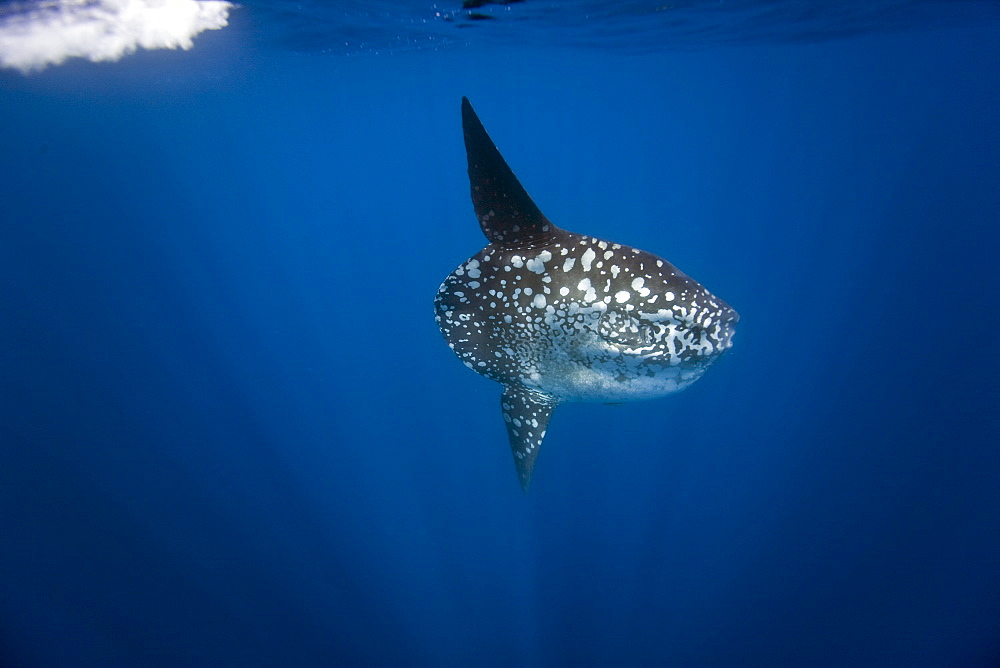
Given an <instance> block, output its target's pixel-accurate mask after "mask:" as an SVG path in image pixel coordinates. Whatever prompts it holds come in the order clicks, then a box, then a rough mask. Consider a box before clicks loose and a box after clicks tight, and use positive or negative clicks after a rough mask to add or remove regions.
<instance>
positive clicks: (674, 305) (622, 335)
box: [434, 98, 739, 491]
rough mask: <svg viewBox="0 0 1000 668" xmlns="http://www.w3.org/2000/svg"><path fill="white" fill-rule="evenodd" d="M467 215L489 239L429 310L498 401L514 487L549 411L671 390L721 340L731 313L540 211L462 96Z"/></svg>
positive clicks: (667, 268)
mask: <svg viewBox="0 0 1000 668" xmlns="http://www.w3.org/2000/svg"><path fill="white" fill-rule="evenodd" d="M462 127H463V130H464V132H465V148H466V153H467V154H468V160H469V180H470V182H471V186H472V202H473V205H474V206H475V210H476V216H477V217H478V218H479V224H480V226H481V227H482V230H483V233H484V234H485V235H486V238H487V239H488V240H489V244H488V245H487V246H486V248H484V249H483V250H481V251H479V252H478V253H476V254H475V255H474V256H473V257H472V258H470V259H469V260H468V261H466V262H464V263H462V264H461V265H460V266H459V267H458V268H457V269H456V270H455V271H453V272H452V273H451V275H450V276H448V278H446V279H445V281H444V283H442V284H441V287H440V288H439V289H438V293H437V298H436V299H435V304H434V306H435V315H436V318H437V322H438V326H439V327H440V328H441V332H442V333H443V334H444V337H445V339H446V340H447V342H448V345H449V346H450V347H451V349H452V350H453V351H454V352H455V354H456V355H457V356H458V358H459V359H460V360H462V362H464V363H465V365H466V366H467V367H469V368H470V369H472V370H473V371H475V372H477V373H479V374H482V375H483V376H486V377H487V378H490V379H492V380H495V381H496V382H498V383H500V384H501V385H503V395H502V396H501V400H500V405H501V408H502V410H503V419H504V422H505V423H506V425H507V434H508V436H509V437H510V446H511V449H512V451H513V454H514V463H515V465H516V467H517V474H518V478H519V480H520V483H521V488H522V490H524V491H527V489H528V484H529V482H530V481H531V473H532V470H533V469H534V465H535V458H536V457H537V456H538V450H539V447H540V446H541V444H542V439H543V438H544V437H545V430H546V427H547V425H548V422H549V417H550V416H551V415H552V411H553V409H554V408H555V407H556V406H557V405H558V404H560V403H562V402H565V401H595V402H608V403H615V402H623V401H633V400H637V399H651V398H654V397H660V396H663V395H666V394H670V393H671V392H676V391H678V390H681V389H683V388H685V387H687V386H688V385H690V384H691V383H693V382H694V381H696V380H697V379H698V378H700V377H701V375H702V374H703V373H704V372H705V370H706V369H707V368H708V367H709V365H711V364H712V362H714V361H715V360H716V359H718V358H719V356H720V355H722V353H724V352H725V351H726V350H727V349H728V348H729V347H730V345H731V343H732V336H733V328H734V326H735V324H736V321H737V320H738V319H739V316H738V315H737V313H736V311H734V310H733V309H732V308H730V307H729V305H728V304H726V303H725V302H724V301H722V300H721V299H719V298H718V297H716V296H714V295H713V294H712V293H710V292H709V291H708V290H706V289H705V288H704V287H702V286H701V285H700V284H699V283H698V282H696V281H694V280H693V279H691V278H689V277H688V276H685V275H684V274H683V273H681V272H680V271H678V270H677V269H676V268H675V267H674V266H673V265H671V264H670V263H669V262H667V261H666V260H664V259H662V258H659V257H657V256H655V255H653V254H651V253H647V252H646V251H642V250H639V249H637V248H631V247H629V246H623V245H621V244H615V243H611V242H608V241H602V240H600V239H596V238H594V237H589V236H584V235H580V234H574V233H572V232H568V231H566V230H563V229H560V228H558V227H556V226H555V225H553V224H552V223H551V222H549V220H548V219H547V218H546V217H545V216H544V215H542V213H541V211H539V209H538V207H537V206H535V203H534V202H533V201H532V200H531V198H530V197H529V196H528V193H527V192H526V191H525V190H524V188H523V187H522V186H521V184H520V182H518V180H517V177H516V176H514V173H513V172H512V171H511V169H510V167H508V166H507V163H506V161H505V160H504V159H503V157H502V156H501V155H500V152H499V151H498V150H497V148H496V146H495V145H494V144H493V141H492V140H491V139H490V137H489V135H488V134H487V133H486V130H485V129H484V128H483V125H482V123H481V122H480V121H479V117H478V116H476V113H475V111H473V109H472V105H470V104H469V101H468V100H467V99H465V98H463V99H462Z"/></svg>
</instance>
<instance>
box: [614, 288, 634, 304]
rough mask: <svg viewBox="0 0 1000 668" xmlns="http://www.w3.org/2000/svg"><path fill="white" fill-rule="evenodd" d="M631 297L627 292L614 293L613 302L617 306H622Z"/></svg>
mask: <svg viewBox="0 0 1000 668" xmlns="http://www.w3.org/2000/svg"><path fill="white" fill-rule="evenodd" d="M631 296H632V293H630V292H629V291H628V290H619V291H618V292H616V293H615V301H616V302H618V303H619V304H624V303H625V302H627V301H628V298H629V297H631Z"/></svg>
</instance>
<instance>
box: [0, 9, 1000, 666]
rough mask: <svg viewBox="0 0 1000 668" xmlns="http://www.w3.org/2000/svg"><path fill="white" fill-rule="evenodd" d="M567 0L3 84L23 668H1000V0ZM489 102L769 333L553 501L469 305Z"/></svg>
mask: <svg viewBox="0 0 1000 668" xmlns="http://www.w3.org/2000/svg"><path fill="white" fill-rule="evenodd" d="M438 4H439V5H440V6H441V7H442V8H443V7H444V6H445V5H444V3H438ZM552 4H553V3H532V2H530V0H529V1H528V2H525V3H518V4H514V5H508V6H505V5H489V6H486V7H484V8H482V9H480V10H476V11H482V12H487V13H491V14H492V15H495V16H494V17H493V18H492V19H473V18H470V17H469V12H470V11H472V10H461V8H460V5H459V3H457V2H456V3H451V4H449V5H448V6H447V12H449V15H448V17H446V18H441V17H438V18H437V19H433V18H432V19H429V20H428V23H427V24H426V27H420V26H418V27H417V28H414V29H413V30H412V31H409V30H410V29H409V28H406V29H404V27H403V26H412V25H415V24H416V22H418V21H420V20H421V18H422V17H424V16H430V15H431V14H432V13H433V12H430V10H428V9H427V8H426V7H424V8H423V9H420V10H416V9H413V8H412V7H413V5H409V7H410V8H409V9H406V10H404V9H403V8H402V7H401V6H400V5H401V3H399V2H388V1H387V2H382V3H345V5H344V7H345V8H347V9H344V11H342V12H341V11H333V10H330V8H329V6H325V7H324V6H322V5H320V4H318V3H313V4H310V3H304V4H300V5H296V6H295V9H294V10H293V9H292V5H290V4H289V3H265V2H261V3H256V2H253V0H248V1H247V2H245V3H244V4H243V6H242V7H240V8H239V9H237V10H235V11H234V12H233V13H232V15H231V17H230V25H229V26H228V27H227V28H224V29H222V30H218V31H211V32H206V33H204V34H202V35H200V36H198V37H197V38H195V47H194V48H193V49H192V50H190V51H139V52H138V53H136V54H134V55H132V56H128V57H126V58H124V59H122V60H121V61H119V62H115V63H96V64H95V63H90V62H86V61H83V60H80V59H73V60H70V61H67V62H66V63H65V64H63V65H58V66H53V67H50V68H48V69H45V70H43V71H41V72H35V73H31V74H27V75H25V74H21V73H19V72H17V71H0V184H2V189H3V191H2V197H0V664H3V665H5V666H77V665H93V666H108V665H117V666H130V665H144V666H148V665H162V666H178V665H206V666H207V665H234V666H236V665H238V666H249V665H260V666H291V665H343V664H348V665H359V664H376V665H392V664H395V665H470V664H482V665H540V666H559V665H639V664H642V665H649V664H666V665H802V664H808V665H819V666H844V665H858V664H863V665H907V666H914V665H933V666H941V665H963V666H964V665H996V664H997V662H1000V451H998V447H997V443H998V438H997V433H998V430H1000V412H998V408H997V404H998V398H1000V392H998V389H997V378H998V376H1000V349H998V343H997V339H998V332H1000V318H998V315H997V313H998V297H1000V294H998V293H1000V263H998V262H997V259H996V258H997V243H998V240H1000V232H998V229H1000V228H998V224H1000V160H998V156H1000V114H998V113H997V109H998V108H1000V77H998V76H997V71H998V69H997V65H998V63H1000V12H997V11H996V5H995V4H992V3H977V2H965V3H962V2H955V3H950V4H949V3H935V2H913V3H900V2H894V3H885V2H883V3H880V4H872V3H869V4H868V5H867V6H868V7H869V8H872V7H873V8H875V9H878V10H879V11H871V12H869V13H865V12H864V11H862V10H861V9H860V8H862V7H863V6H862V5H861V4H857V3H845V4H844V5H843V6H844V7H848V6H850V7H854V8H855V10H856V11H855V12H854V13H851V12H847V11H844V12H833V11H828V12H826V13H824V12H820V11H818V10H816V5H815V4H814V3H804V2H803V3H797V2H781V3H771V4H770V5H769V6H768V5H759V3H758V7H759V8H760V10H759V14H760V16H762V17H763V18H759V19H754V20H749V19H747V12H748V11H750V10H753V9H754V5H753V3H746V2H742V3H733V4H732V5H731V6H729V7H722V8H716V7H715V3H702V2H687V3H678V4H677V6H676V7H675V12H674V14H672V15H671V17H670V18H671V21H667V22H664V20H663V19H662V17H661V14H662V12H656V11H654V9H655V7H652V6H650V5H648V4H645V3H634V4H630V5H629V7H631V8H633V9H634V10H635V11H632V12H631V13H628V12H625V11H622V12H621V13H620V14H619V13H617V12H614V11H612V10H610V9H609V7H610V6H611V3H598V2H579V3H567V6H568V7H570V8H571V9H572V10H573V11H566V12H563V13H562V14H559V13H558V12H555V13H553V11H551V9H552ZM720 4H721V3H720ZM619 6H620V5H619ZM369 8H370V9H371V11H367V10H368V9H369ZM601 8H604V10H607V11H609V12H611V13H612V14H615V16H613V17H612V18H608V17H604V18H601V19H600V20H598V19H594V20H589V19H587V16H589V14H588V13H587V12H598V10H600V9H601ZM635 8H638V9H635ZM639 9H641V10H643V11H639ZM518 12H522V13H520V14H519V13H518ZM750 13H751V14H753V12H752V11H751V12H750ZM362 16H363V17H364V18H363V19H362V18H360V17H362ZM755 16H756V15H755ZM678 21H679V22H678ZM421 25H423V24H421ZM345 34H346V35H354V36H356V37H357V44H356V45H355V46H351V45H350V44H348V45H347V46H345V47H344V48H340V46H339V42H340V41H348V42H349V41H350V39H348V40H341V38H342V37H343V36H344V35H345ZM548 36H551V39H549V38H548ZM675 41H676V43H675ZM463 95H467V96H469V98H470V99H471V101H472V103H473V104H474V105H475V107H476V110H477V111H478V112H479V115H480V117H481V118H482V120H483V122H484V123H485V125H486V127H487V129H488V130H489V131H490V133H491V134H492V136H493V138H494V139H495V140H496V142H497V144H498V146H499V147H500V150H501V151H502V152H503V153H504V155H505V157H506V158H507V160H508V162H509V163H510V164H511V166H512V167H513V169H514V170H515V172H516V173H517V174H518V176H519V177H520V179H521V181H522V183H523V184H524V185H525V187H526V188H527V190H528V191H529V192H530V193H531V194H532V196H533V197H534V199H535V201H536V202H537V203H538V205H539V206H540V208H541V209H542V210H543V211H544V212H545V213H546V214H547V215H548V217H549V218H551V219H552V220H553V221H554V222H555V223H556V224H558V225H560V226H562V227H564V228H567V229H570V230H572V231H574V232H580V233H588V234H593V235H597V236H600V237H604V238H610V239H613V240H615V241H618V242H621V243H626V244H631V245H635V246H638V247H641V248H643V249H646V250H649V251H651V252H654V253H656V254H658V255H661V256H663V257H665V258H667V259H669V260H670V261H671V262H673V263H674V264H676V265H677V266H678V267H680V268H681V269H682V270H683V271H685V272H686V273H688V274H690V275H691V276H693V277H695V278H696V279H698V280H699V281H700V282H702V283H703V284H704V285H705V286H706V287H707V288H708V289H709V290H711V291H712V292H713V293H715V294H717V295H719V296H720V297H721V298H723V299H725V300H726V301H727V302H729V303H730V304H731V305H732V306H733V307H734V308H736V309H737V310H738V311H739V312H740V315H741V320H740V323H739V326H738V328H737V333H736V336H735V338H734V346H733V349H732V350H731V351H730V352H728V353H727V354H726V355H725V356H724V357H723V358H722V359H721V360H720V361H719V362H718V363H717V364H716V365H715V366H714V367H713V368H712V369H710V370H709V371H708V373H707V374H706V375H705V377H704V378H703V379H702V380H700V381H699V382H697V383H696V384H695V385H694V386H692V387H691V388H690V389H688V390H686V391H684V392H683V393H680V394H678V395H675V396H672V397H668V398H665V399H660V400H656V401H650V402H640V403H632V404H626V405H621V406H604V405H587V404H569V405H564V406H561V407H559V409H558V410H557V411H556V413H555V415H554V417H553V419H552V423H551V425H550V428H549V431H548V436H547V438H546V442H545V445H544V447H543V450H542V454H541V455H540V457H539V459H538V463H537V466H536V468H535V474H534V479H533V483H532V487H531V490H530V492H529V493H528V495H527V496H523V495H522V494H521V492H520V491H519V488H518V483H517V479H516V476H515V473H514V467H513V465H512V462H511V456H510V451H509V447H508V445H507V442H506V438H507V437H506V433H505V429H504V426H503V423H502V420H501V418H500V411H499V405H498V404H499V401H498V395H499V386H497V385H496V384H494V383H491V382H490V381H487V380H485V379H483V378H481V377H479V376H477V375H476V374H473V373H471V372H470V371H468V370H467V369H466V368H464V367H463V366H462V364H461V363H459V361H458V360H457V359H456V358H455V357H454V356H453V355H452V353H451V352H450V351H449V350H448V348H447V346H446V345H445V343H444V341H443V340H442V338H441V335H440V333H439V332H438V330H437V328H436V325H435V323H434V318H433V309H432V300H433V297H434V294H435V292H436V290H437V286H438V284H439V283H440V282H441V280H442V279H443V278H444V277H445V276H446V275H447V274H448V273H449V272H451V271H452V269H454V267H455V266H457V265H458V264H459V263H460V262H461V261H463V260H465V259H466V258H467V257H469V256H470V255H472V254H473V253H474V252H476V251H477V250H478V249H479V248H481V247H482V246H483V245H484V239H483V237H482V234H481V232H480V231H479V228H478V225H477V224H476V220H475V217H474V215H473V211H472V205H471V202H470V201H469V192H468V180H467V177H466V174H465V169H466V165H465V154H464V148H463V146H462V133H461V129H460V117H459V102H460V99H461V96H463Z"/></svg>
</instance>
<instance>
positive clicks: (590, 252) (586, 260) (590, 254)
mask: <svg viewBox="0 0 1000 668" xmlns="http://www.w3.org/2000/svg"><path fill="white" fill-rule="evenodd" d="M595 257H597V253H595V252H594V249H593V248H588V249H587V250H585V251H583V257H581V258H580V264H581V265H582V266H583V270H584V271H590V265H591V263H593V261H594V258H595Z"/></svg>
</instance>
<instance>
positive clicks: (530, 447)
mask: <svg viewBox="0 0 1000 668" xmlns="http://www.w3.org/2000/svg"><path fill="white" fill-rule="evenodd" d="M555 407H556V403H555V401H553V400H551V399H550V398H549V397H546V396H545V395H543V394H540V393H539V392H533V391H531V390H528V389H525V388H523V387H520V386H516V385H504V388H503V394H502V395H501V397H500V408H501V410H503V421H504V422H505V423H506V424H507V436H508V437H509V438H510V449H511V452H512V453H513V454H514V466H515V467H517V479H518V481H520V483H521V491H522V492H524V493H525V494H527V493H528V485H529V484H530V483H531V472H532V470H534V468H535V457H537V456H538V449H539V448H540V447H541V446H542V440H543V439H544V438H545V430H546V428H548V426H549V418H550V417H551V416H552V410H553V409H554V408H555Z"/></svg>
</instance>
